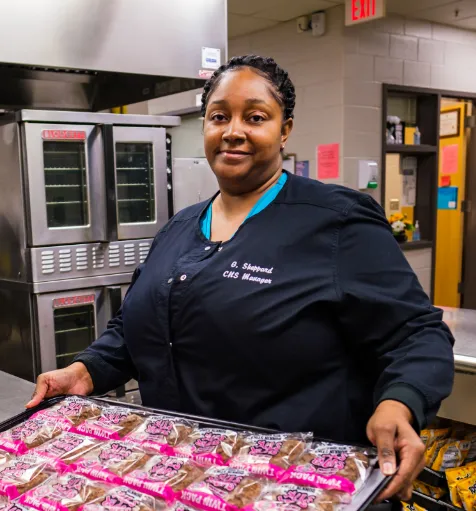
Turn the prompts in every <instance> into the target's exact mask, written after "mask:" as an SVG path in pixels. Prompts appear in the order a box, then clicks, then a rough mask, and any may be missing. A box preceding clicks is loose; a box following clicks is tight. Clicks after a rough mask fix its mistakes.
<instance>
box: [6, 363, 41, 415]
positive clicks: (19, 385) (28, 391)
mask: <svg viewBox="0 0 476 511" xmlns="http://www.w3.org/2000/svg"><path fill="white" fill-rule="evenodd" d="M34 389H35V384H34V383H31V382H29V381H25V380H22V379H21V378H17V377H16V376H12V375H11V374H7V373H4V372H3V371H0V422H3V421H4V420H6V419H9V418H10V417H13V416H14V415H18V414H19V413H21V412H23V411H24V410H25V404H26V403H27V402H28V401H29V400H30V398H31V395H32V394H33V391H34Z"/></svg>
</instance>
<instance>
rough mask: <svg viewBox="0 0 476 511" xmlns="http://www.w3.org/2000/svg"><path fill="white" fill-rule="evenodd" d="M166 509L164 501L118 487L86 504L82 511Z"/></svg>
mask: <svg viewBox="0 0 476 511" xmlns="http://www.w3.org/2000/svg"><path fill="white" fill-rule="evenodd" d="M165 508H166V505H165V503H164V502H163V501H159V500H156V499H154V497H151V496H150V495H146V494H145V493H140V492H138V491H135V490H132V489H131V488H128V487H127V486H118V487H117V488H113V489H112V490H109V491H108V492H107V493H106V495H103V496H102V497H100V498H98V499H95V500H93V501H91V502H90V503H89V504H86V505H85V506H84V507H83V509H82V511H161V510H165Z"/></svg>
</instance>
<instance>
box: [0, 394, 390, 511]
mask: <svg viewBox="0 0 476 511" xmlns="http://www.w3.org/2000/svg"><path fill="white" fill-rule="evenodd" d="M66 397H67V396H58V397H53V398H50V399H47V400H45V401H43V402H42V403H41V404H40V405H38V406H37V407H35V408H32V409H30V410H26V411H24V412H22V413H20V414H19V415H16V416H15V417H12V418H10V419H7V420H6V421H4V422H2V423H0V432H2V431H6V430H7V429H10V428H13V427H14V426H18V425H19V424H21V423H22V422H24V421H25V420H27V419H28V418H30V417H31V416H32V415H33V414H34V413H36V412H38V411H40V410H45V409H47V408H50V407H51V406H54V405H55V404H57V403H59V402H61V401H63V400H64V399H65V398H66ZM87 399H90V400H91V401H95V402H98V403H102V404H107V405H111V406H121V407H123V408H131V409H133V410H137V411H142V412H148V413H159V414H165V415H172V416H174V417H181V418H183V419H189V420H193V421H195V422H197V423H198V424H199V425H200V426H208V427H217V428H227V429H232V430H235V431H254V432H257V433H276V431H275V430H272V429H266V428H259V427H256V426H249V425H246V424H239V423H236V422H229V421H223V420H219V419H210V418H206V417H198V416H195V415H190V414H184V413H178V412H170V411H168V410H159V409H156V408H147V407H145V406H141V405H135V404H130V403H123V402H118V401H115V400H113V399H108V398H103V397H100V398H96V397H88V398H87ZM314 440H315V441H319V440H321V439H319V438H314ZM323 441H325V440H323ZM391 480H392V477H386V476H384V475H383V474H382V473H381V472H380V470H378V469H375V470H374V471H373V472H372V474H371V475H370V477H369V478H368V479H367V481H366V483H365V485H364V487H363V488H362V489H361V491H360V492H359V493H358V494H357V495H356V496H355V498H354V499H353V500H352V503H351V504H348V505H346V506H345V507H343V509H345V511H364V510H366V509H367V508H369V507H370V506H372V503H373V501H374V500H375V499H376V497H377V496H378V495H379V494H380V493H381V492H382V490H383V489H384V488H385V487H386V486H387V485H388V484H389V483H390V481H391ZM391 509H395V504H392V503H388V504H387V503H384V504H381V505H378V506H372V511H389V510H391ZM396 509H399V507H397V508H396Z"/></svg>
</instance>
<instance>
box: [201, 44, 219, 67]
mask: <svg viewBox="0 0 476 511" xmlns="http://www.w3.org/2000/svg"><path fill="white" fill-rule="evenodd" d="M220 58H221V51H220V48H207V47H205V46H204V47H203V48H202V67H203V68H204V69H218V68H219V67H220V66H221V61H220Z"/></svg>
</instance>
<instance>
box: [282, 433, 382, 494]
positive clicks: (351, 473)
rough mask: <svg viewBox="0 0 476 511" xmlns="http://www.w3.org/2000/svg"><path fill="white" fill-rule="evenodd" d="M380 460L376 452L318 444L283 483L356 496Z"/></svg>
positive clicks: (287, 474) (284, 478)
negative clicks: (356, 492) (354, 494)
mask: <svg viewBox="0 0 476 511" xmlns="http://www.w3.org/2000/svg"><path fill="white" fill-rule="evenodd" d="M376 461H377V457H376V454H375V451H374V450H372V449H361V448H358V447H351V446H347V445H340V444H333V443H327V442H318V443H314V444H312V445H311V447H310V449H309V450H307V451H306V452H305V453H304V454H303V455H302V456H301V458H300V459H299V460H298V462H297V463H296V464H295V465H294V466H292V467H291V468H289V469H288V470H286V472H284V474H283V475H282V476H281V477H280V479H279V481H280V482H282V483H293V484H298V485H303V486H314V487H315V488H322V489H324V490H338V491H344V492H346V493H351V494H352V493H355V491H356V490H358V489H359V488H360V487H361V486H362V485H363V483H364V482H365V480H366V479H367V478H368V476H369V474H370V472H371V470H372V466H373V465H374V464H375V463H376Z"/></svg>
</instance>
